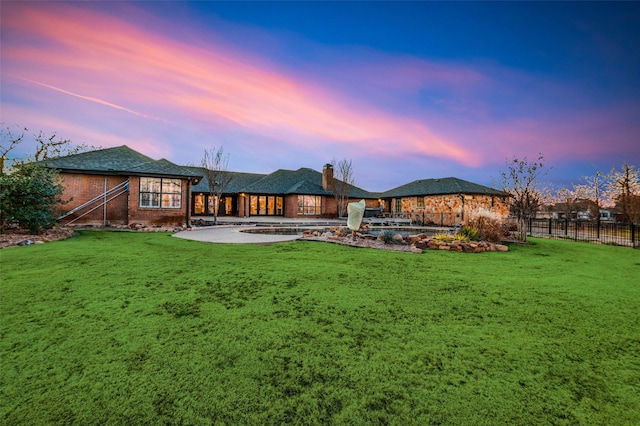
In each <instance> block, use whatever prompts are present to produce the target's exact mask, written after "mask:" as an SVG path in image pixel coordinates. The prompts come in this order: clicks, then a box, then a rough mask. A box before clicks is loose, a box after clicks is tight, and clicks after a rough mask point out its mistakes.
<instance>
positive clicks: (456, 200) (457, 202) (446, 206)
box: [387, 194, 509, 226]
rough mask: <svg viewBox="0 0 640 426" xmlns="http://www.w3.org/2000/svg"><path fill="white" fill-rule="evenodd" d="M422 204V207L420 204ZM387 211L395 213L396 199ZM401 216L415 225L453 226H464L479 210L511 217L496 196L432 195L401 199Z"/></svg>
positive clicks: (501, 200) (502, 201)
mask: <svg viewBox="0 0 640 426" xmlns="http://www.w3.org/2000/svg"><path fill="white" fill-rule="evenodd" d="M420 201H421V202H422V206H420V205H419V204H420V203H419V202H420ZM389 202H390V204H389V205H388V207H387V210H389V209H391V211H393V208H394V206H395V205H396V204H395V199H391V200H390V201H389ZM401 206H402V212H401V215H403V216H405V217H407V218H410V219H411V220H412V221H413V222H414V223H418V224H420V223H422V224H435V225H441V226H453V225H456V224H462V223H463V222H464V220H465V215H467V214H468V213H469V212H470V211H472V210H474V209H478V208H484V209H487V210H490V211H492V212H496V213H498V214H500V215H502V216H503V217H507V216H508V215H509V206H508V205H507V203H506V200H504V199H503V198H502V197H499V196H495V195H479V194H473V195H459V194H446V195H430V196H423V197H404V198H402V199H401Z"/></svg>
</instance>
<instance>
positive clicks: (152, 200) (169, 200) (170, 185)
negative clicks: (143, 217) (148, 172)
mask: <svg viewBox="0 0 640 426" xmlns="http://www.w3.org/2000/svg"><path fill="white" fill-rule="evenodd" d="M181 206H182V181H181V180H180V179H163V178H148V177H142V178H140V207H151V208H163V209H164V208H166V209H179V208H180V207H181Z"/></svg>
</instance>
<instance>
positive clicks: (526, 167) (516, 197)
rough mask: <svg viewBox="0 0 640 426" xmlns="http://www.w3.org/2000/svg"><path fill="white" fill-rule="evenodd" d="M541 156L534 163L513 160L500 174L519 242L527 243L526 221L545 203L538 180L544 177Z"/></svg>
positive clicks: (501, 184)
mask: <svg viewBox="0 0 640 426" xmlns="http://www.w3.org/2000/svg"><path fill="white" fill-rule="evenodd" d="M542 160H543V156H542V154H540V155H539V156H538V158H537V159H536V160H534V161H529V160H528V159H527V158H526V157H525V158H524V159H522V160H519V159H517V158H515V157H514V158H513V160H511V161H508V162H507V163H506V166H507V169H506V170H503V171H502V172H500V183H499V184H500V187H501V189H502V191H503V192H505V193H507V194H509V196H510V200H509V201H510V207H511V213H512V214H513V215H514V216H515V217H516V219H517V221H518V229H519V231H520V240H521V241H523V242H526V241H527V230H526V225H527V221H528V220H529V219H530V218H532V217H534V215H535V213H536V212H537V211H538V209H540V207H541V206H542V205H543V204H544V202H545V198H546V196H545V191H544V189H542V188H541V185H540V182H539V179H540V178H541V177H542V176H544V175H546V171H544V164H543V163H542Z"/></svg>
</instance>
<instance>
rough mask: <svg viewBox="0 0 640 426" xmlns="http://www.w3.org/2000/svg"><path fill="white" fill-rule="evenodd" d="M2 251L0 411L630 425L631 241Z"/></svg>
mask: <svg viewBox="0 0 640 426" xmlns="http://www.w3.org/2000/svg"><path fill="white" fill-rule="evenodd" d="M531 241H532V244H531V245H527V246H523V245H512V246H511V247H510V251H509V252H506V253H498V252H494V253H482V254H463V253H451V252H442V251H427V252H425V253H424V254H421V255H417V254H409V253H396V252H385V251H376V250H371V249H361V248H352V247H344V246H338V245H334V244H327V243H319V242H291V243H280V244H274V245H216V244H207V243H200V242H195V241H187V240H182V239H177V238H172V237H171V236H169V235H168V234H153V233H128V232H100V231H93V232H89V231H86V232H81V233H80V234H79V236H77V237H74V238H71V239H68V240H64V241H59V242H54V243H48V244H44V245H37V246H29V247H19V248H10V249H4V250H0V261H1V265H2V266H1V268H2V269H1V273H2V275H1V287H0V315H1V316H0V318H1V324H0V325H1V329H0V331H1V334H0V356H1V361H2V364H1V365H0V367H1V368H0V424H2V425H15V424H25V425H37V424H78V425H94V424H113V425H120V424H195V425H200V424H229V425H239V424H249V425H267V424H338V425H339V424H348V425H354V424H398V425H411V424H416V425H427V424H454V425H480V424H486V425H496V424H510V425H519V424H522V425H530V424H536V425H545V424H548V425H564V424H567V425H573V424H584V425H598V424H601V425H631V424H637V421H638V419H640V328H639V324H640V308H639V306H640V283H639V281H640V280H639V278H638V277H640V252H639V251H638V250H632V249H629V248H620V247H611V246H600V245H589V244H585V243H574V242H566V241H552V240H542V239H532V240H531Z"/></svg>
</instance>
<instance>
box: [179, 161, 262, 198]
mask: <svg viewBox="0 0 640 426" xmlns="http://www.w3.org/2000/svg"><path fill="white" fill-rule="evenodd" d="M186 168H187V169H189V170H190V171H191V172H193V173H196V174H198V175H200V176H202V180H201V181H200V182H198V184H197V185H194V186H193V189H192V190H193V192H209V182H208V181H207V175H206V174H205V172H204V170H203V169H202V167H193V166H189V167H186ZM225 173H229V174H231V175H232V176H231V180H230V181H229V184H228V185H227V187H226V188H225V190H224V192H225V193H228V194H238V193H240V192H243V191H244V188H246V187H247V186H249V185H251V184H252V183H254V182H256V181H258V180H260V179H262V178H263V177H265V176H266V175H264V174H258V173H242V172H225Z"/></svg>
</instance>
